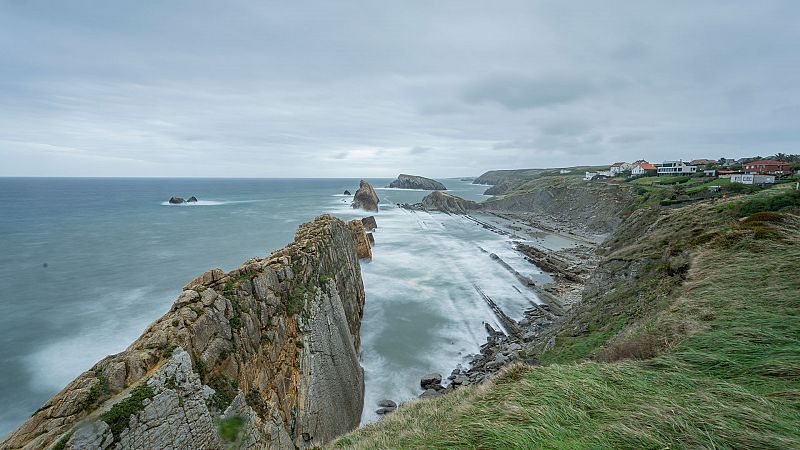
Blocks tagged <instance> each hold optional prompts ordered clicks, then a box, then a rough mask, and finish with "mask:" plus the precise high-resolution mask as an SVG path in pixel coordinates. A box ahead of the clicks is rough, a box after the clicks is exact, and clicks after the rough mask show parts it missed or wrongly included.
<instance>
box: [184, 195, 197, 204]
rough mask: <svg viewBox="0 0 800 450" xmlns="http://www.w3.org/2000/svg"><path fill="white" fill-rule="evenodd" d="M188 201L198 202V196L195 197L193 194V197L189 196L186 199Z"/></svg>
mask: <svg viewBox="0 0 800 450" xmlns="http://www.w3.org/2000/svg"><path fill="white" fill-rule="evenodd" d="M186 203H197V197H195V196H194V195H193V196H191V197H189V198H188V199H187V200H186Z"/></svg>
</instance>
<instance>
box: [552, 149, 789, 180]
mask: <svg viewBox="0 0 800 450" xmlns="http://www.w3.org/2000/svg"><path fill="white" fill-rule="evenodd" d="M567 172H569V171H568V170H566V169H564V170H562V173H567ZM792 175H800V155H785V154H782V153H779V154H777V155H774V156H771V157H767V158H762V157H759V156H755V157H751V158H739V159H732V158H720V159H705V158H704V159H693V160H691V161H683V160H677V161H664V162H661V163H655V164H652V163H649V162H647V161H645V160H643V159H642V160H638V161H634V162H631V163H628V162H624V161H620V162H615V163H613V164H611V166H610V167H609V168H608V170H598V171H591V172H586V175H585V176H584V180H586V181H593V180H605V179H611V178H615V177H624V178H642V177H665V176H666V177H676V176H679V177H703V178H718V179H722V180H727V181H728V182H729V183H740V184H748V185H768V184H775V183H776V182H780V181H782V180H783V181H791V180H792ZM687 181H688V179H687ZM709 187H713V186H709Z"/></svg>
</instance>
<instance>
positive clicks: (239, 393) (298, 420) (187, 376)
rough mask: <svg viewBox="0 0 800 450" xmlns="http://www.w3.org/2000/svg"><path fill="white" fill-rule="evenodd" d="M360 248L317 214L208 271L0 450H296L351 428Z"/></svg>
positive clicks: (349, 228) (358, 385) (358, 379)
mask: <svg viewBox="0 0 800 450" xmlns="http://www.w3.org/2000/svg"><path fill="white" fill-rule="evenodd" d="M364 245H366V246H367V247H368V246H369V241H368V240H367V238H366V236H365V234H364V226H363V224H362V223H361V221H360V220H357V221H352V222H349V223H345V222H343V221H341V220H339V219H336V218H334V217H332V216H329V215H322V216H319V217H317V218H316V219H315V220H314V221H312V222H309V223H305V224H303V225H301V226H300V228H299V229H298V231H297V233H296V235H295V239H294V242H292V243H291V244H289V245H288V246H287V247H285V248H283V249H280V250H277V251H275V252H273V253H272V254H271V255H269V256H268V257H266V258H253V259H251V260H248V261H247V262H245V263H244V264H243V265H242V266H241V267H239V268H238V269H236V270H233V271H231V272H228V273H225V272H223V271H222V270H219V269H213V270H209V271H208V272H205V273H204V274H202V275H201V276H199V277H197V278H196V279H194V280H192V281H191V282H190V283H188V284H187V285H186V287H185V288H184V290H183V292H181V294H180V296H179V297H178V299H177V300H176V301H175V302H174V304H173V305H172V308H171V309H170V310H169V312H167V313H166V314H165V315H164V316H162V317H161V318H160V319H158V320H156V321H155V322H154V323H153V324H151V325H150V326H149V327H148V328H147V329H146V330H145V332H144V334H142V336H141V337H140V338H139V339H137V340H136V341H135V342H134V343H132V344H131V345H130V346H129V347H128V348H127V349H126V350H125V351H123V352H121V353H118V354H116V355H112V356H108V357H106V358H104V359H103V360H101V361H100V362H98V363H97V364H95V365H94V367H92V368H91V369H89V370H88V371H86V372H84V373H82V374H81V375H79V376H78V377H77V378H76V379H75V380H74V381H72V382H71V383H69V384H68V385H67V386H66V387H65V388H64V389H63V390H62V391H61V392H59V393H58V394H56V395H55V396H54V397H53V398H51V399H50V400H49V401H47V402H46V403H45V404H44V405H43V406H42V407H41V408H40V409H39V410H37V411H36V412H35V413H34V414H33V416H32V417H31V418H30V419H29V420H28V421H27V422H25V423H24V424H23V425H22V426H21V427H20V428H18V429H17V430H15V431H14V432H12V433H11V434H10V435H8V437H7V438H6V439H5V441H3V442H2V443H0V448H2V449H31V450H33V449H43V448H54V447H55V448H61V449H78V448H96V449H142V450H144V449H151V448H180V449H218V448H225V447H231V448H234V447H235V448H242V449H254V448H269V449H295V448H309V447H314V446H318V445H321V444H323V443H325V442H327V441H329V440H331V439H332V438H333V437H335V436H337V435H340V434H342V433H345V432H347V431H349V430H352V429H353V428H355V427H357V426H358V424H359V420H360V417H361V412H362V408H363V399H364V374H363V369H362V368H361V365H360V363H359V359H358V351H359V347H360V338H359V330H360V327H361V317H362V314H363V308H364V286H363V283H362V280H361V269H360V266H359V261H358V259H359V254H362V255H363V254H364V249H363V246H364ZM360 247H361V248H360Z"/></svg>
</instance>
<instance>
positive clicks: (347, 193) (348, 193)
mask: <svg viewBox="0 0 800 450" xmlns="http://www.w3.org/2000/svg"><path fill="white" fill-rule="evenodd" d="M344 195H353V194H351V193H350V191H347V190H346V191H344Z"/></svg>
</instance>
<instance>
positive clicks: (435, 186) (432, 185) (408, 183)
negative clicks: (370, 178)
mask: <svg viewBox="0 0 800 450" xmlns="http://www.w3.org/2000/svg"><path fill="white" fill-rule="evenodd" d="M388 187H390V188H398V189H423V190H426V191H446V190H447V188H446V187H445V186H444V185H443V184H442V183H439V182H438V181H436V180H431V179H430V178H425V177H420V176H417V175H406V174H404V173H401V174H400V175H398V177H397V179H396V180H394V181H392V182H391V183H390V184H389V186H388Z"/></svg>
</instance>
